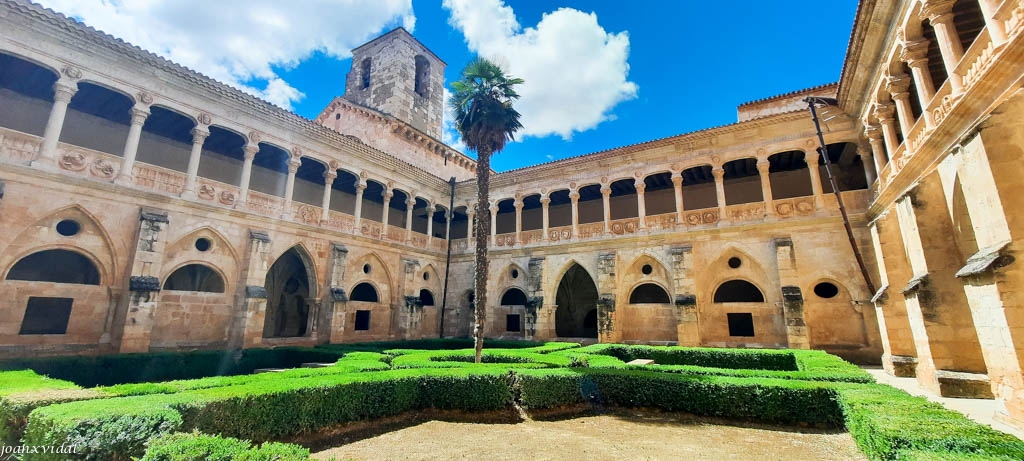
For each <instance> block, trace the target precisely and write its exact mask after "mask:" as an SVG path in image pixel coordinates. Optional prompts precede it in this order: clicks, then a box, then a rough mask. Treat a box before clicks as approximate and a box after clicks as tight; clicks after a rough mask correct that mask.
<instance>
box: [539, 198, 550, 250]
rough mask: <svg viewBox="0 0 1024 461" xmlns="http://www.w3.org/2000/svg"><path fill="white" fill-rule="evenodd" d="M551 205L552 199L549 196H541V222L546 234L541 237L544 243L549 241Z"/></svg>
mask: <svg viewBox="0 0 1024 461" xmlns="http://www.w3.org/2000/svg"><path fill="white" fill-rule="evenodd" d="M549 205H551V197H548V194H544V195H541V196H540V207H541V221H542V225H543V228H544V231H543V232H544V234H543V235H541V236H540V240H541V241H542V242H546V241H548V222H549V221H548V206H549Z"/></svg>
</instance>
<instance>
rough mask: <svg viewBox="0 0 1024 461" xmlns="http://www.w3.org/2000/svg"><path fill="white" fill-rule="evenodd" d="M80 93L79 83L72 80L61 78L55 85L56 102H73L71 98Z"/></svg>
mask: <svg viewBox="0 0 1024 461" xmlns="http://www.w3.org/2000/svg"><path fill="white" fill-rule="evenodd" d="M77 92H78V82H77V81H75V80H71V79H66V78H61V79H59V80H57V81H56V82H54V84H53V101H54V102H63V103H68V102H71V98H72V97H73V96H74V95H75V93H77Z"/></svg>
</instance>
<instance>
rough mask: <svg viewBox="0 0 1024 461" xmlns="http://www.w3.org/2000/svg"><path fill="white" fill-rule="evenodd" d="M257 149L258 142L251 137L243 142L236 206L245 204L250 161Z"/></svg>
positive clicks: (249, 179) (250, 174)
mask: <svg viewBox="0 0 1024 461" xmlns="http://www.w3.org/2000/svg"><path fill="white" fill-rule="evenodd" d="M259 151H260V146H259V143H258V142H253V141H252V140H251V138H250V141H249V142H248V143H246V144H245V147H243V148H242V158H243V159H244V161H243V162H242V177H241V179H240V180H239V183H240V184H239V185H238V188H239V192H238V201H237V202H235V206H236V207H240V206H242V205H245V203H246V202H247V201H248V200H249V183H250V182H251V180H252V162H253V160H255V159H256V153H257V152H259Z"/></svg>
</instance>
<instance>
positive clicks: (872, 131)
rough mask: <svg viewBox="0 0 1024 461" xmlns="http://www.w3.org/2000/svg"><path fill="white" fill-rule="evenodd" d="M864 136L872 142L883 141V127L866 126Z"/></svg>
mask: <svg viewBox="0 0 1024 461" xmlns="http://www.w3.org/2000/svg"><path fill="white" fill-rule="evenodd" d="M864 136H867V138H868V139H869V140H871V141H881V140H882V127H880V126H878V125H865V126H864Z"/></svg>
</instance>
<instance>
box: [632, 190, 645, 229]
mask: <svg viewBox="0 0 1024 461" xmlns="http://www.w3.org/2000/svg"><path fill="white" fill-rule="evenodd" d="M633 187H635V188H636V215H637V217H638V218H640V220H639V221H640V223H639V224H638V225H637V228H638V229H646V228H647V204H646V202H644V191H645V190H646V189H647V183H645V182H644V180H643V179H637V180H636V181H635V182H634V183H633Z"/></svg>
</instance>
